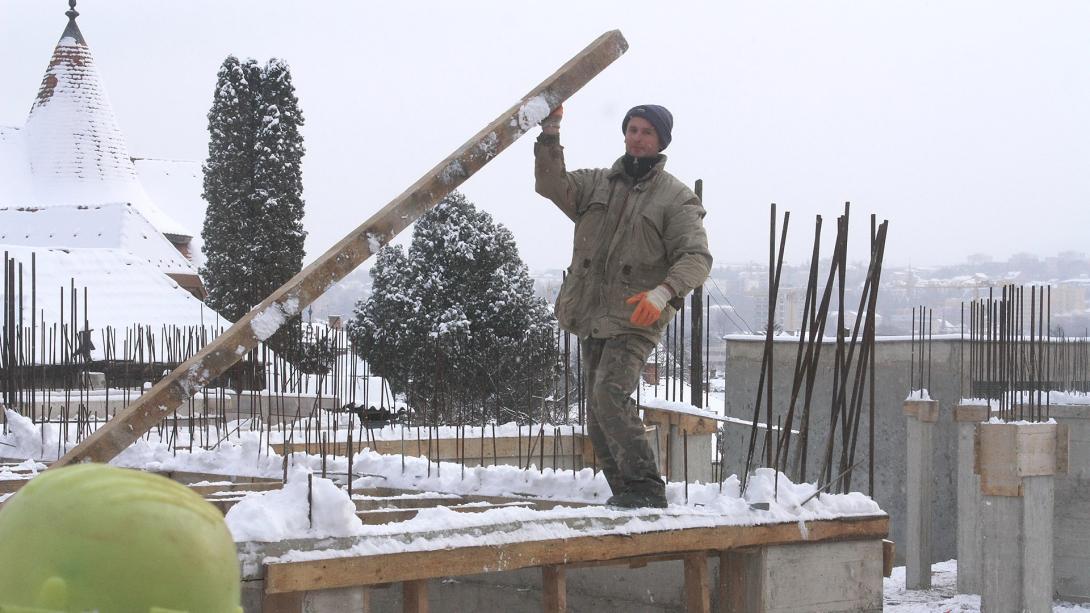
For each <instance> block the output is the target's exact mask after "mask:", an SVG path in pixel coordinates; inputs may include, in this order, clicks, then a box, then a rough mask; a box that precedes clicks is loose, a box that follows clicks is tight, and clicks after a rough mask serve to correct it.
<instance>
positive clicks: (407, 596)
mask: <svg viewBox="0 0 1090 613" xmlns="http://www.w3.org/2000/svg"><path fill="white" fill-rule="evenodd" d="M401 585H402V597H401V598H402V604H401V610H402V611H404V612H405V613H428V580H427V579H416V580H413V581H405V582H404V583H402V584H401Z"/></svg>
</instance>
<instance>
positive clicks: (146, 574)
mask: <svg viewBox="0 0 1090 613" xmlns="http://www.w3.org/2000/svg"><path fill="white" fill-rule="evenodd" d="M239 590H240V586H239V562H238V557H237V555H236V553H235V544H234V541H233V540H232V539H231V534H230V532H228V530H227V525H226V524H225V523H224V521H223V516H222V515H221V514H220V512H219V511H217V510H216V508H215V507H213V506H212V505H211V504H209V503H208V502H206V501H205V500H204V499H203V498H201V497H200V496H198V495H197V494H195V493H194V492H192V491H190V490H189V488H187V487H185V486H183V485H181V484H178V483H175V482H174V481H171V480H170V479H167V478H165V477H160V476H157V475H152V474H149V473H145V472H140V471H135V470H127V469H123V468H114V467H112V466H106V465H103V464H81V465H78V466H69V467H65V468H59V469H56V470H48V471H46V472H44V473H42V474H41V475H38V476H37V477H35V478H33V479H32V480H31V481H30V482H29V483H27V484H26V485H25V486H24V487H23V488H22V490H20V491H19V493H18V494H16V495H15V496H13V497H12V498H10V499H9V500H8V501H7V502H6V503H5V504H4V506H3V508H0V613H31V612H43V613H45V612H50V613H52V612H55V611H56V612H65V613H69V612H77V611H96V612H98V613H172V612H186V613H241V611H242V607H240V606H239V598H240V596H239Z"/></svg>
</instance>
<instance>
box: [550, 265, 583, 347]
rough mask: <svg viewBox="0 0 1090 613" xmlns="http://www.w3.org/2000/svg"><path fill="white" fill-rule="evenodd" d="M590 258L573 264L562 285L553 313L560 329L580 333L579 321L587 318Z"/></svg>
mask: <svg viewBox="0 0 1090 613" xmlns="http://www.w3.org/2000/svg"><path fill="white" fill-rule="evenodd" d="M589 270H590V258H584V259H582V260H580V261H579V262H576V263H573V264H572V266H571V267H570V268H569V269H568V274H567V275H566V276H565V277H564V282H563V283H561V284H560V293H558V294H557V295H556V304H555V305H554V308H553V312H554V313H555V314H556V320H557V321H558V322H559V323H560V327H561V328H563V329H565V330H569V331H571V332H576V333H578V332H579V321H580V320H581V319H583V318H585V317H586V315H587V313H586V310H587V305H586V304H584V303H585V302H586V300H585V296H584V295H585V294H586V292H587V290H588V286H589V285H590V284H589V283H588V282H587V281H588V277H589V275H588V274H587V273H588V271H589Z"/></svg>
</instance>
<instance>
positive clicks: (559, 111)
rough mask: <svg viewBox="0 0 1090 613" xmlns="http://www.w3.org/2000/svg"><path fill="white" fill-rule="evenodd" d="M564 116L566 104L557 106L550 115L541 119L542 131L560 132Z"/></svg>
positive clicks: (547, 132)
mask: <svg viewBox="0 0 1090 613" xmlns="http://www.w3.org/2000/svg"><path fill="white" fill-rule="evenodd" d="M563 118H564V105H563V104H561V105H560V106H558V107H556V109H554V110H553V112H552V113H549V116H548V117H546V118H545V119H542V120H541V131H542V132H543V133H545V134H554V135H555V134H560V120H561V119H563Z"/></svg>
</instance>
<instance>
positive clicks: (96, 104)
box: [0, 16, 193, 237]
mask: <svg viewBox="0 0 1090 613" xmlns="http://www.w3.org/2000/svg"><path fill="white" fill-rule="evenodd" d="M115 202H126V203H129V204H131V205H132V206H133V207H135V208H136V209H137V210H138V211H139V212H140V214H141V215H143V216H144V217H145V218H146V219H147V220H148V221H149V222H151V224H152V225H153V226H154V227H155V228H157V229H158V230H159V232H161V233H164V234H172V235H176V236H183V237H191V236H193V231H192V230H190V229H188V228H186V227H184V226H182V224H179V223H178V222H177V221H175V220H174V219H173V218H172V217H171V216H169V215H167V214H166V213H165V212H163V210H162V209H160V208H159V207H158V206H157V205H156V204H155V202H154V201H152V199H151V198H149V197H148V194H147V193H146V192H145V190H144V188H143V186H142V184H141V183H140V177H139V175H138V174H137V171H136V166H135V165H134V163H133V160H132V156H131V155H130V154H129V150H128V145H127V144H126V141H125V136H124V134H123V133H122V132H121V128H120V126H119V125H118V123H117V118H116V116H115V115H114V112H113V107H112V106H111V105H110V101H109V97H108V96H107V95H106V88H105V86H104V85H103V83H102V80H101V78H100V76H99V73H98V70H97V68H96V67H95V62H94V58H93V57H92V55H91V50H90V48H88V46H87V43H86V41H85V40H84V38H83V34H82V33H80V31H79V28H78V27H77V26H76V22H75V18H74V16H72V17H70V18H69V21H68V25H67V27H66V28H65V30H64V33H63V34H62V35H61V39H60V41H59V42H58V43H57V46H56V48H55V49H54V51H53V57H52V58H51V59H50V61H49V65H48V66H47V68H46V71H45V76H44V77H43V78H42V84H41V87H40V88H39V90H38V95H37V97H36V98H35V99H34V102H33V104H32V105H31V110H30V115H29V116H28V117H27V120H26V125H25V126H24V127H22V128H0V207H34V208H44V207H52V206H72V205H89V206H94V205H100V204H107V203H115Z"/></svg>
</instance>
